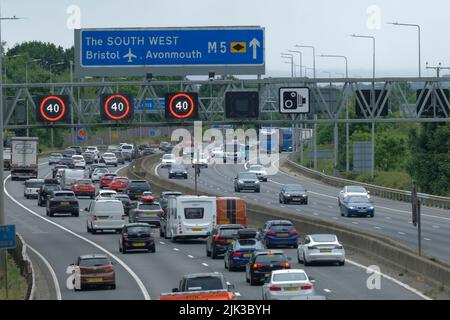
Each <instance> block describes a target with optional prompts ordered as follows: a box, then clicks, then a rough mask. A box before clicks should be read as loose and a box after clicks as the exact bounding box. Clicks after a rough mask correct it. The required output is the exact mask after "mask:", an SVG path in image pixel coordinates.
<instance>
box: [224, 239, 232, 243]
mask: <svg viewBox="0 0 450 320" xmlns="http://www.w3.org/2000/svg"><path fill="white" fill-rule="evenodd" d="M232 242H233V240H231V239H229V240H226V241H225V243H232Z"/></svg>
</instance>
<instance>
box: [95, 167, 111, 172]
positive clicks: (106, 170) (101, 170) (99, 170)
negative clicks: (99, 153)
mask: <svg viewBox="0 0 450 320" xmlns="http://www.w3.org/2000/svg"><path fill="white" fill-rule="evenodd" d="M105 172H109V171H108V169H106V168H97V169H95V171H94V173H105Z"/></svg>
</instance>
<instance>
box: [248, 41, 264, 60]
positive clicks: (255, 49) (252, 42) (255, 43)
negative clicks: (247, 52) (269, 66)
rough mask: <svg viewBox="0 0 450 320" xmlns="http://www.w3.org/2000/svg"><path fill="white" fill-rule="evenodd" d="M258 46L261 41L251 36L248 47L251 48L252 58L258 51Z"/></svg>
mask: <svg viewBox="0 0 450 320" xmlns="http://www.w3.org/2000/svg"><path fill="white" fill-rule="evenodd" d="M260 46H261V43H260V42H259V41H258V39H256V38H253V39H252V41H250V43H249V47H251V48H253V59H256V57H257V53H258V52H257V50H258V47H260Z"/></svg>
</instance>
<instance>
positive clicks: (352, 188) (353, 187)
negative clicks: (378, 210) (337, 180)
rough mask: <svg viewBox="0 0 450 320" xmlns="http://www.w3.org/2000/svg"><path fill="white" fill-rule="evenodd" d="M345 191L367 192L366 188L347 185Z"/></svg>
mask: <svg viewBox="0 0 450 320" xmlns="http://www.w3.org/2000/svg"><path fill="white" fill-rule="evenodd" d="M347 192H358V193H367V191H366V189H364V188H363V187H358V186H350V187H347Z"/></svg>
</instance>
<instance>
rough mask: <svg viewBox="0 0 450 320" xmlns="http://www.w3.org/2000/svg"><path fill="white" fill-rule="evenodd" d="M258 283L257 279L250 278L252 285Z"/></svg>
mask: <svg viewBox="0 0 450 320" xmlns="http://www.w3.org/2000/svg"><path fill="white" fill-rule="evenodd" d="M257 284H259V283H258V282H257V281H255V280H253V279H252V278H250V285H251V286H256V285H257Z"/></svg>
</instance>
